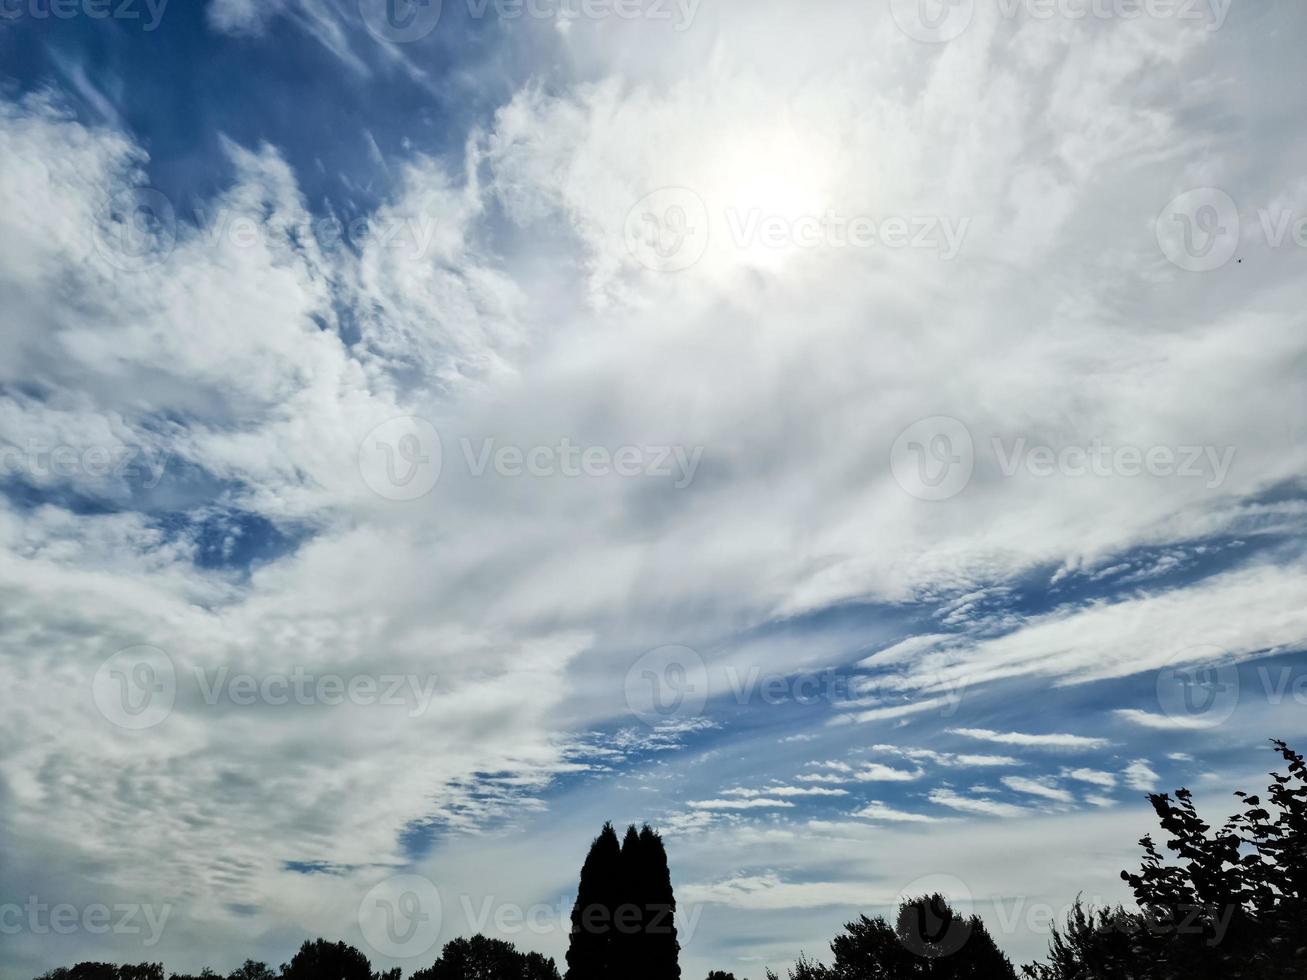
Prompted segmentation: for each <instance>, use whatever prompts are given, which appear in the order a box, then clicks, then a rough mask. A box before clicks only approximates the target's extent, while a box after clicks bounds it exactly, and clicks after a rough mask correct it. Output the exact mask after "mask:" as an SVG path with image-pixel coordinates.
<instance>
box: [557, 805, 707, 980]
mask: <svg viewBox="0 0 1307 980" xmlns="http://www.w3.org/2000/svg"><path fill="white" fill-rule="evenodd" d="M675 914H676V898H675V896H674V895H673V893H672V876H671V871H670V869H669V868H668V866H667V850H666V848H665V847H664V846H663V841H662V838H661V837H660V836H659V835H658V834H657V833H655V832H654V830H653V828H651V827H650V826H648V825H647V824H646V825H645V826H644V827H643V829H641V830H637V829H636V828H635V826H634V825H632V826H630V827H628V828H627V831H626V835H625V837H624V839H623V842H622V844H621V845H620V846H619V845H618V843H617V834H616V832H615V831H614V830H613V827H612V824H610V823H609V824H604V829H603V831H602V832H600V834H599V836H598V837H596V838H595V840H594V843H593V844H591V845H590V853H589V854H588V855H586V859H585V864H584V865H583V866H582V868H581V883H580V885H579V887H578V888H577V894H576V905H575V906H573V908H572V934H571V945H570V947H569V949H568V951H567V980H615V978H620V980H680V976H681V969H680V963H679V959H680V944H679V943H678V942H677V939H676V925H675Z"/></svg>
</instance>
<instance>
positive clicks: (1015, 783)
mask: <svg viewBox="0 0 1307 980" xmlns="http://www.w3.org/2000/svg"><path fill="white" fill-rule="evenodd" d="M1003 785H1004V786H1006V787H1007V788H1008V789H1010V790H1012V791H1013V792H1016V793H1025V794H1026V795H1027V796H1039V797H1042V798H1044V799H1046V800H1054V801H1056V802H1058V803H1073V802H1075V797H1074V796H1073V795H1071V793H1069V792H1067V791H1066V790H1064V789H1060V788H1059V787H1058V786H1056V785H1053V784H1051V783H1050V782H1049V781H1041V780H1038V779H1025V778H1023V777H1021V776H1004V777H1003Z"/></svg>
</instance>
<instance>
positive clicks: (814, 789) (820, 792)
mask: <svg viewBox="0 0 1307 980" xmlns="http://www.w3.org/2000/svg"><path fill="white" fill-rule="evenodd" d="M722 795H723V796H742V797H744V798H745V799H754V798H757V797H760V796H770V797H786V796H848V795H849V792H848V790H844V789H824V788H822V787H820V786H766V787H764V788H763V789H724V790H722Z"/></svg>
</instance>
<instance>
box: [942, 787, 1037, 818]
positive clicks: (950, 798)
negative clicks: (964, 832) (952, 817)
mask: <svg viewBox="0 0 1307 980" xmlns="http://www.w3.org/2000/svg"><path fill="white" fill-rule="evenodd" d="M930 802H932V803H937V804H939V805H940V806H946V807H948V808H949V809H951V810H960V811H962V812H963V813H974V814H979V815H981V816H986V817H1019V816H1023V815H1025V814H1026V813H1028V811H1027V810H1026V809H1025V808H1024V807H1019V806H1016V805H1015V804H1012V803H1001V802H999V801H997V800H990V799H986V798H984V797H972V796H962V795H960V794H958V793H955V792H954V791H953V790H951V789H935V790H931V792H930Z"/></svg>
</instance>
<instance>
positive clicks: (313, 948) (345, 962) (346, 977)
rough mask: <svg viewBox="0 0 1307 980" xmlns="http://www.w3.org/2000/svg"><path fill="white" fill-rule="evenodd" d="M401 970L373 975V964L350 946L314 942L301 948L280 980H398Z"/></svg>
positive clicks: (283, 967)
mask: <svg viewBox="0 0 1307 980" xmlns="http://www.w3.org/2000/svg"><path fill="white" fill-rule="evenodd" d="M399 976H400V970H399V969H398V968H396V969H394V970H389V971H387V972H386V973H381V974H377V973H373V972H372V964H371V963H369V962H368V958H367V957H366V956H364V955H363V954H362V953H361V952H359V951H358V950H357V949H355V948H354V947H353V946H350V945H349V944H348V943H329V942H327V941H326V940H325V939H315V940H313V941H312V942H306V943H305V944H304V945H303V946H301V947H300V951H299V952H298V953H296V954H295V956H294V958H293V959H291V961H290V962H289V963H286V964H283V966H282V968H281V980H322V978H324V977H330V978H331V980H399Z"/></svg>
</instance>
